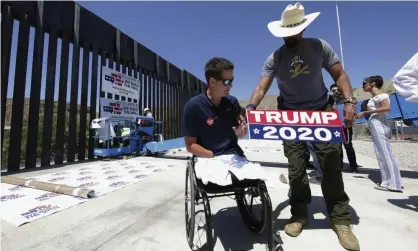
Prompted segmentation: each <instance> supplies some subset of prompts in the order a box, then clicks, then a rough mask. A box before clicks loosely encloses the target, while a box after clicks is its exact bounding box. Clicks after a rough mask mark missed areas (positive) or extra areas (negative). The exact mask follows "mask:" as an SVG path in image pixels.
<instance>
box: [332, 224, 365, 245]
mask: <svg viewBox="0 0 418 251" xmlns="http://www.w3.org/2000/svg"><path fill="white" fill-rule="evenodd" d="M332 230H334V232H335V233H336V234H337V236H338V240H339V241H340V244H341V246H343V248H345V249H347V250H350V251H359V250H360V243H359V242H358V240H357V237H356V236H355V235H354V233H353V231H352V230H351V227H350V226H349V225H338V224H335V225H334V224H333V226H332Z"/></svg>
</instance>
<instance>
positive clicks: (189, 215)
mask: <svg viewBox="0 0 418 251" xmlns="http://www.w3.org/2000/svg"><path fill="white" fill-rule="evenodd" d="M194 178H195V174H194V169H193V167H192V164H191V163H189V164H188V165H187V170H186V187H185V212H186V213H185V216H186V235H187V243H188V244H189V247H190V249H191V250H205V251H213V236H212V213H211V210H210V204H209V199H208V197H207V194H206V193H204V192H199V190H198V189H197V188H196V183H195V180H194ZM200 201H202V203H199V202H200ZM200 204H201V205H203V211H204V215H205V217H204V219H205V224H204V226H201V224H200V223H199V224H196V215H197V213H200V212H202V210H197V209H196V206H200ZM199 218H200V217H199ZM202 229H203V230H204V231H206V243H204V244H203V245H201V244H200V239H201V238H202V236H203V233H201V232H200V230H202ZM195 237H196V238H195ZM195 239H197V240H195ZM196 242H197V243H196Z"/></svg>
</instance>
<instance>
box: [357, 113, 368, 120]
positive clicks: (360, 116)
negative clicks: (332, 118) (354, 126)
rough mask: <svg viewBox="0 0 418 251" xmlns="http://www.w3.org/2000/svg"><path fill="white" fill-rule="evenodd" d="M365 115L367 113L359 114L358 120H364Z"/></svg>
mask: <svg viewBox="0 0 418 251" xmlns="http://www.w3.org/2000/svg"><path fill="white" fill-rule="evenodd" d="M365 115H366V113H365V112H360V113H359V114H357V118H358V119H361V118H364V116H365Z"/></svg>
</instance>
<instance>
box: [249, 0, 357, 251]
mask: <svg viewBox="0 0 418 251" xmlns="http://www.w3.org/2000/svg"><path fill="white" fill-rule="evenodd" d="M319 14H320V13H319V12H316V13H312V14H308V15H305V10H304V7H303V6H302V5H301V4H300V3H296V4H295V5H288V6H287V7H286V9H285V10H284V11H283V13H282V19H281V20H280V21H273V22H270V23H269V24H268V26H267V27H268V29H269V30H270V32H271V33H272V34H273V35H274V36H276V37H282V38H283V39H284V43H285V44H284V45H283V46H282V47H280V48H279V49H278V50H277V51H275V52H274V53H272V54H271V55H270V56H269V57H268V58H267V60H266V62H265V64H264V66H263V70H262V74H261V79H260V81H259V83H258V85H257V87H256V88H255V90H254V92H253V94H252V96H251V100H250V104H249V105H248V106H247V109H256V107H257V105H259V104H260V102H261V100H262V99H263V97H264V95H265V94H266V93H267V91H268V89H269V88H270V86H271V84H272V82H273V79H274V78H276V79H277V82H278V86H279V89H280V97H281V103H280V104H281V107H280V109H283V110H332V102H330V101H329V100H328V98H329V95H328V89H327V87H326V86H325V84H324V80H323V76H322V69H323V68H325V69H326V70H327V71H328V72H329V74H330V75H331V76H332V78H333V79H334V81H335V83H337V86H338V89H339V90H340V92H341V94H342V95H343V100H344V123H345V125H346V126H351V125H352V124H353V122H354V119H355V116H356V114H355V110H356V107H355V106H356V99H355V98H353V97H352V95H353V93H352V88H351V85H350V82H349V79H348V76H347V74H346V73H345V71H344V69H343V68H342V66H341V64H340V62H339V58H338V57H337V55H336V54H335V52H334V50H333V49H332V48H331V46H330V45H329V44H328V43H327V42H326V41H324V40H322V39H316V38H303V32H304V31H305V29H306V27H307V26H308V25H309V24H310V23H311V22H312V21H314V20H315V19H316V18H317V17H318V16H319ZM313 145H314V148H315V151H316V153H317V156H318V159H319V161H320V163H321V167H322V168H323V179H322V183H321V187H322V193H323V195H324V199H325V204H326V207H327V211H328V214H329V216H330V219H331V223H332V229H333V230H334V231H335V233H336V234H337V236H338V239H339V241H340V244H341V245H342V246H343V247H344V248H346V249H348V250H360V246H359V242H358V240H357V238H356V236H355V235H354V234H353V232H352V230H351V227H350V225H351V214H350V209H349V197H348V196H347V194H346V193H345V191H344V182H343V178H342V173H341V161H340V151H341V150H342V149H341V144H338V143H313ZM308 151H309V150H308V148H307V146H306V144H305V142H289V141H285V142H284V153H285V155H286V157H287V158H288V161H289V184H290V191H289V202H290V206H291V213H292V217H291V219H290V221H289V223H288V224H287V225H286V226H285V232H286V234H288V235H290V236H293V237H296V236H298V235H299V234H300V233H301V232H302V228H303V227H304V225H305V224H306V223H307V218H308V206H307V205H308V204H309V203H310V202H311V190H310V187H309V181H308V177H307V174H306V166H307V165H308V160H307V158H306V157H305V156H306V153H307V152H308Z"/></svg>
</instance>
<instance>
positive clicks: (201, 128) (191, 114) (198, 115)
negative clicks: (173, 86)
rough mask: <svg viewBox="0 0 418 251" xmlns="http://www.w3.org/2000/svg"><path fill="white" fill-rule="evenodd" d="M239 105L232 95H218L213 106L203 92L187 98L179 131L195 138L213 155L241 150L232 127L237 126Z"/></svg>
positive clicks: (240, 151)
mask: <svg viewBox="0 0 418 251" xmlns="http://www.w3.org/2000/svg"><path fill="white" fill-rule="evenodd" d="M241 111H242V108H241V106H240V105H239V102H238V100H237V99H236V98H235V97H233V96H226V97H224V98H222V101H221V104H220V105H219V106H216V105H215V104H213V103H212V101H211V100H210V99H209V98H208V96H207V94H206V92H203V93H201V94H199V95H197V96H194V97H192V98H191V99H189V100H188V101H187V103H186V105H185V106H184V110H183V121H182V134H183V136H189V137H195V138H197V143H198V144H199V145H201V146H202V147H204V148H206V149H208V150H210V151H212V152H213V154H214V155H222V154H226V153H237V154H239V155H242V154H243V152H242V150H241V148H239V146H238V138H237V136H236V135H235V133H234V131H233V130H232V127H233V126H237V125H238V122H237V118H238V116H239V114H240V113H241Z"/></svg>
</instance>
